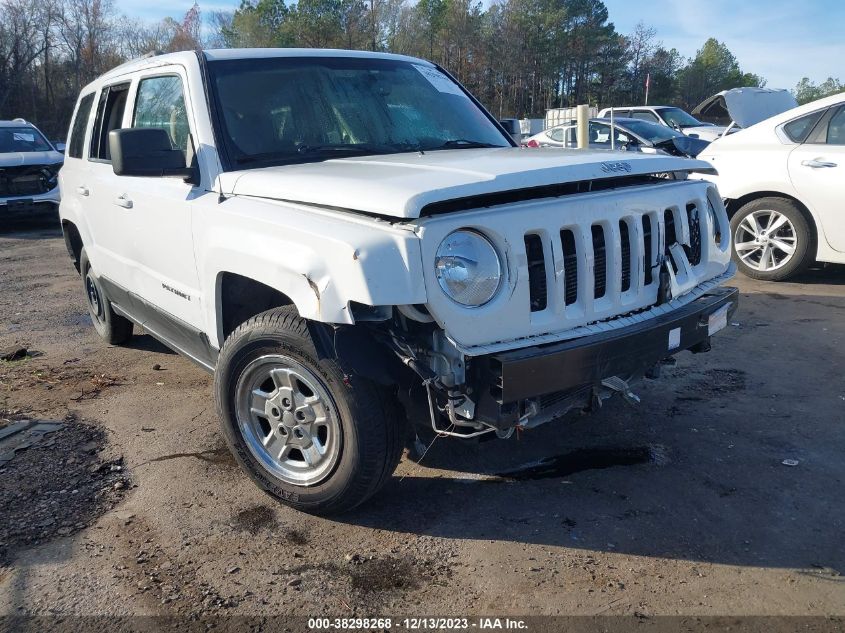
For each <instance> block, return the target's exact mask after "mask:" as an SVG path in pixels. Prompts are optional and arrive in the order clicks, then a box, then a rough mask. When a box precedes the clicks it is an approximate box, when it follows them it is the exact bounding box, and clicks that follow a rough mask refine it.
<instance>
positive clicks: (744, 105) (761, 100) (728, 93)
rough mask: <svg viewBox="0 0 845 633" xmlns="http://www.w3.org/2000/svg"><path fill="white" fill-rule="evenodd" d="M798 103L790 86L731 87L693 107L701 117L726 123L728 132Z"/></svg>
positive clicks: (714, 122)
mask: <svg viewBox="0 0 845 633" xmlns="http://www.w3.org/2000/svg"><path fill="white" fill-rule="evenodd" d="M797 106H798V102H797V101H796V100H795V97H794V96H793V94H792V93H791V92H790V91H789V90H783V89H775V88H732V89H730V90H722V91H721V92H717V93H716V94H714V95H713V96H712V97H708V98H707V99H705V100H704V101H702V102H701V103H699V104H698V105H697V106H696V108H695V109H694V110H693V111H692V113H693V114H694V115H696V116H697V117H698V118H699V119H701V120H703V121H707V122H708V123H713V124H715V125H723V126H726V129H727V130H728V131H729V132H734V131H736V129H737V128H747V127H751V126H752V125H754V124H756V123H759V122H760V121H765V120H766V119H768V118H771V117H773V116H775V115H776V114H780V113H781V112H786V111H787V110H791V109H792V108H795V107H797Z"/></svg>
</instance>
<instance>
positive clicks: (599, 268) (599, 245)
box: [590, 224, 607, 299]
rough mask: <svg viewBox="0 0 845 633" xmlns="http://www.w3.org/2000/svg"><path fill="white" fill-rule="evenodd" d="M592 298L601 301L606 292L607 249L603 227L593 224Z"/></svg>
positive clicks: (591, 228)
mask: <svg viewBox="0 0 845 633" xmlns="http://www.w3.org/2000/svg"><path fill="white" fill-rule="evenodd" d="M590 230H591V232H592V234H593V274H594V278H593V298H594V299H601V298H602V297H603V296H604V293H605V292H606V291H607V249H606V247H605V240H604V227H602V226H601V225H600V224H593V226H592V227H590Z"/></svg>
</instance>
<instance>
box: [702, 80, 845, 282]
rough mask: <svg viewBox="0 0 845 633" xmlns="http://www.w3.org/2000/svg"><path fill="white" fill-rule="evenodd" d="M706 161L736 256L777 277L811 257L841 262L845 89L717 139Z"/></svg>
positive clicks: (745, 266)
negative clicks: (727, 218) (725, 213)
mask: <svg viewBox="0 0 845 633" xmlns="http://www.w3.org/2000/svg"><path fill="white" fill-rule="evenodd" d="M699 158H701V159H703V160H706V161H708V162H710V163H711V164H712V165H713V167H715V168H716V170H717V171H718V173H719V175H718V176H708V177H707V178H708V179H709V180H712V181H714V182H715V183H716V184H717V185H718V187H719V192H720V194H721V195H722V197H723V198H724V199H725V205H726V207H727V209H728V214H729V216H730V218H731V227H730V228H731V233H732V236H733V248H734V253H733V255H734V261H736V263H737V266H738V267H739V269H740V270H741V271H742V272H744V273H745V274H746V275H748V276H749V277H754V278H755V279H763V280H771V281H775V280H782V279H787V278H788V277H791V276H793V275H795V274H797V273H799V272H800V271H802V270H803V269H804V268H805V267H807V266H808V265H809V264H811V263H812V262H813V261H821V262H832V263H845V93H840V94H838V95H834V96H832V97H826V98H824V99H819V100H818V101H814V102H812V103H808V104H806V105H803V106H800V107H797V108H793V109H792V110H788V111H786V112H783V113H782V114H778V115H776V116H774V117H772V118H770V119H766V120H765V121H762V122H760V123H758V124H756V125H753V126H751V127H749V128H748V129H745V130H741V131H739V132H737V133H736V134H731V135H729V136H725V137H723V138H720V139H719V140H717V141H715V142H713V143H711V144H710V146H709V147H708V148H707V149H705V150H704V151H703V152H702V153H701V155H700V156H699Z"/></svg>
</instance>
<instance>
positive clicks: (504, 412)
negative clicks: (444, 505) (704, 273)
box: [469, 287, 739, 431]
mask: <svg viewBox="0 0 845 633" xmlns="http://www.w3.org/2000/svg"><path fill="white" fill-rule="evenodd" d="M738 303H739V291H738V290H737V289H736V288H730V287H717V288H714V289H711V290H709V291H707V292H706V293H704V294H702V295H701V296H700V297H698V298H697V299H695V300H694V301H691V302H690V303H688V304H686V305H685V306H683V307H681V308H679V309H676V310H672V311H671V312H668V313H666V314H664V315H661V316H657V317H654V318H651V319H649V320H647V321H643V322H642V323H637V324H635V325H631V326H628V327H624V328H619V329H616V330H612V331H609V332H603V333H600V334H595V335H593V336H586V337H581V338H578V339H573V340H568V341H564V342H561V343H553V344H548V345H542V346H533V347H527V348H522V349H518V350H513V351H508V352H502V353H496V354H490V355H487V356H479V357H475V358H473V359H472V367H473V370H472V372H471V373H472V376H471V377H469V378H470V381H469V382H471V383H472V391H473V392H474V393H475V394H477V401H476V402H477V404H476V407H475V421H476V422H482V423H484V424H487V425H491V426H493V427H495V428H496V429H498V430H500V431H507V430H508V429H511V428H513V427H515V426H520V427H531V426H537V425H538V424H542V423H544V422H547V421H549V420H552V419H554V418H556V417H560V416H561V415H563V414H564V413H566V412H567V411H568V410H570V409H574V408H586V407H590V406H599V405H600V404H601V401H602V400H603V399H605V398H607V397H609V396H611V395H613V393H616V392H621V393H622V394H623V395H625V396H629V397H632V394H631V393H630V391H629V389H628V383H629V382H630V381H631V380H635V379H637V378H640V377H642V376H643V375H648V374H650V373H652V372H654V371H655V368H659V366H660V363H661V362H662V361H664V360H666V359H667V358H669V357H671V356H673V355H675V354H677V353H678V352H681V351H684V350H690V351H692V352H693V353H697V352H704V351H708V350H709V349H710V337H711V336H712V335H713V334H715V333H716V332H717V331H719V330H721V329H722V328H724V327H725V326H726V325H727V323H729V322H730V319H731V317H732V316H733V314H734V312H735V311H736V309H737V306H738Z"/></svg>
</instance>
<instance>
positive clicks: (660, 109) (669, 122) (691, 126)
mask: <svg viewBox="0 0 845 633" xmlns="http://www.w3.org/2000/svg"><path fill="white" fill-rule="evenodd" d="M611 111H613V116H614V118H616V117H620V118H632V119H642V120H643V121H650V122H651V123H658V124H660V125H665V126H666V127H670V128H672V129H675V130H678V131H679V132H682V133H683V134H685V135H686V136H691V137H693V138H700V139H703V140H705V141H715V140H716V139H717V138H719V137H720V136H722V134H724V133H725V130H726V129H727V128H725V127H724V126H721V125H713V124H712V123H705V122H703V121H699V120H698V119H696V118H695V117H694V116H692V115H691V114H689V113H688V112H686V111H684V110H682V109H681V108H676V107H673V106H631V107H622V108H605V109H603V110H602V111H601V112H599V118H600V119H607V118H610V112H611Z"/></svg>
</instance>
